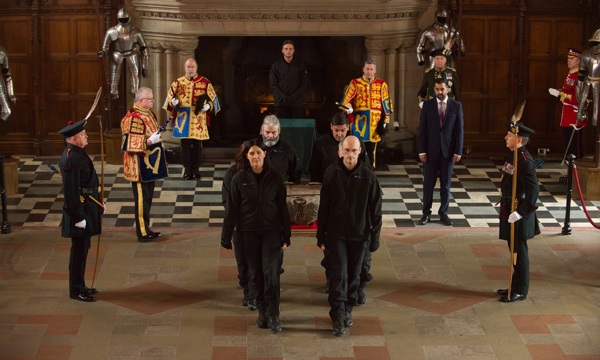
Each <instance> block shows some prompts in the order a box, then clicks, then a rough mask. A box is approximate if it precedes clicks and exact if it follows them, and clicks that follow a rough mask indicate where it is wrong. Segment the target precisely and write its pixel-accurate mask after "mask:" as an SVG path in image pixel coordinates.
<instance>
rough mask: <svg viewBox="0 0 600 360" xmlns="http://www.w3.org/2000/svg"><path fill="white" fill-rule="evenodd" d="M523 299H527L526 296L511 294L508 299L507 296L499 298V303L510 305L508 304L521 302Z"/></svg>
mask: <svg viewBox="0 0 600 360" xmlns="http://www.w3.org/2000/svg"><path fill="white" fill-rule="evenodd" d="M525 299H527V295H523V294H517V293H512V294H510V298H509V297H508V294H506V295H505V296H503V297H501V298H500V302H503V303H510V302H515V301H523V300H525Z"/></svg>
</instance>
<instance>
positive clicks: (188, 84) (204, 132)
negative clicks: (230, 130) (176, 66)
mask: <svg viewBox="0 0 600 360" xmlns="http://www.w3.org/2000/svg"><path fill="white" fill-rule="evenodd" d="M203 95H204V96H203ZM174 97H176V98H177V100H179V104H178V105H177V107H174V106H172V105H171V99H173V98H174ZM199 101H200V102H201V104H198V109H197V108H196V107H197V106H196V103H197V102H199ZM205 103H206V104H208V105H209V106H210V109H209V110H208V111H211V110H212V111H214V113H215V114H217V113H218V112H219V111H220V110H221V105H220V104H219V99H218V98H217V94H216V93H215V89H214V88H213V86H212V84H211V83H210V80H208V79H207V78H205V77H203V76H199V75H196V76H194V77H193V78H192V79H191V80H190V79H189V78H188V77H186V76H182V77H180V78H179V79H177V80H175V81H173V84H172V85H171V87H170V88H169V92H168V94H167V98H166V100H165V103H164V105H163V109H165V110H167V112H168V113H169V114H171V115H174V116H175V119H174V121H173V137H175V138H183V139H196V140H208V139H209V135H208V126H209V125H210V119H209V118H208V112H205V111H201V109H202V106H203V105H204V104H205Z"/></svg>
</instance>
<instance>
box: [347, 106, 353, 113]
mask: <svg viewBox="0 0 600 360" xmlns="http://www.w3.org/2000/svg"><path fill="white" fill-rule="evenodd" d="M353 112H354V109H353V108H352V106H350V105H348V108H347V109H346V114H352V113H353Z"/></svg>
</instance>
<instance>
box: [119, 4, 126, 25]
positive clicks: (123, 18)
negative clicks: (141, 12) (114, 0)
mask: <svg viewBox="0 0 600 360" xmlns="http://www.w3.org/2000/svg"><path fill="white" fill-rule="evenodd" d="M117 19H119V23H120V24H123V25H125V24H127V23H129V13H128V12H127V11H126V10H125V8H122V9H120V10H119V12H118V13H117Z"/></svg>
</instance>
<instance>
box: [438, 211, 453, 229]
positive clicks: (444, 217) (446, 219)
mask: <svg viewBox="0 0 600 360" xmlns="http://www.w3.org/2000/svg"><path fill="white" fill-rule="evenodd" d="M440 221H441V222H442V223H443V224H444V225H446V226H452V220H450V218H449V217H448V215H446V214H444V215H440Z"/></svg>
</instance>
